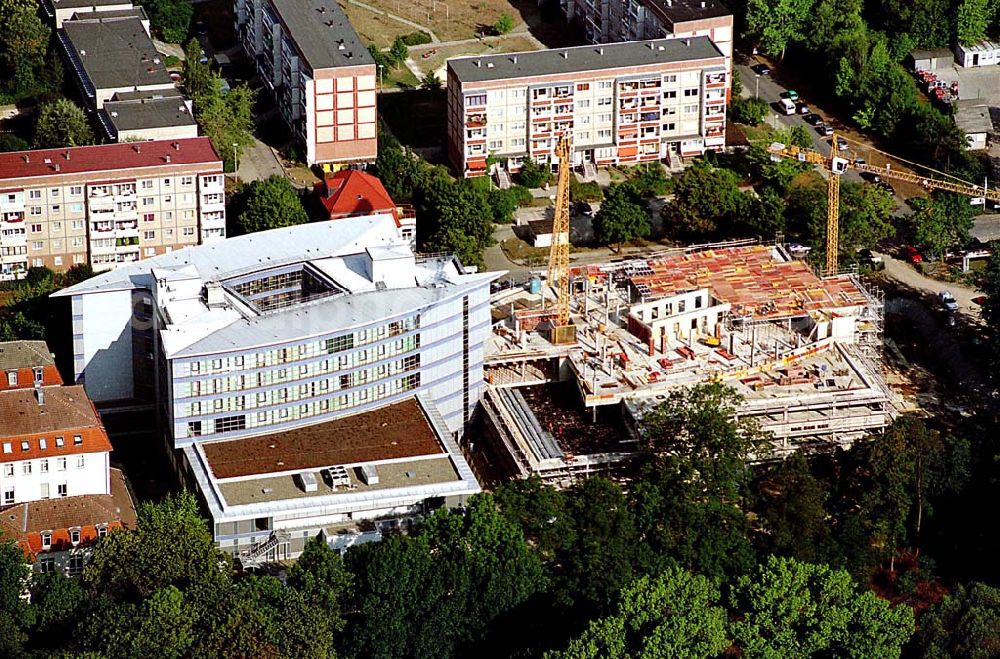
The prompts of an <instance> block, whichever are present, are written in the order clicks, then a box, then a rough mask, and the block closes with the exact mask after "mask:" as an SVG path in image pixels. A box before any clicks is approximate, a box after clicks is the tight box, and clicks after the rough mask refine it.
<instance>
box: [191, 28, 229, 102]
mask: <svg viewBox="0 0 1000 659" xmlns="http://www.w3.org/2000/svg"><path fill="white" fill-rule="evenodd" d="M200 59H201V44H199V43H198V40H197V39H191V40H190V41H188V42H187V45H186V46H185V47H184V87H185V89H187V93H188V96H190V97H191V100H193V101H194V104H195V106H196V107H197V108H199V109H200V108H202V107H205V106H208V105H211V104H212V102H213V101H215V100H218V97H219V96H221V95H222V94H221V93H220V91H219V86H218V85H217V84H216V80H215V78H214V76H213V75H212V69H211V67H210V66H209V65H208V63H207V62H206V63H204V64H203V63H202V62H201V61H200Z"/></svg>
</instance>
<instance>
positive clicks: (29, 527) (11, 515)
mask: <svg viewBox="0 0 1000 659" xmlns="http://www.w3.org/2000/svg"><path fill="white" fill-rule="evenodd" d="M110 453H111V442H110V441H109V440H108V436H107V433H106V432H105V431H104V427H103V425H102V424H101V421H100V418H99V417H98V415H97V411H96V410H95V409H94V406H93V405H92V404H91V402H90V400H89V399H88V398H87V395H86V393H85V392H84V390H83V387H82V386H70V387H63V386H41V385H39V386H35V387H34V388H26V389H9V390H6V391H0V496H2V500H0V535H6V536H11V537H13V538H14V539H15V541H17V542H18V544H20V545H21V547H22V548H23V549H24V551H25V553H27V554H28V555H29V556H31V557H33V558H34V559H35V569H36V570H37V571H40V572H52V571H55V570H59V571H61V572H63V573H64V574H67V575H70V576H75V575H78V574H79V573H80V572H81V571H82V569H83V566H84V565H85V563H86V561H87V559H88V557H89V555H90V550H91V547H92V546H93V544H94V542H96V541H97V540H98V539H99V538H101V537H103V536H105V535H107V533H108V532H109V531H110V530H112V529H114V528H119V527H121V526H122V525H123V524H125V525H131V524H134V523H135V509H134V506H133V504H132V501H131V498H130V496H129V494H128V490H127V488H126V487H125V482H124V478H123V477H122V474H121V472H120V471H118V470H117V469H111V467H110V457H109V456H110Z"/></svg>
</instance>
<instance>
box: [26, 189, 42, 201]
mask: <svg viewBox="0 0 1000 659" xmlns="http://www.w3.org/2000/svg"><path fill="white" fill-rule="evenodd" d="M41 198H42V191H41V190H28V199H41Z"/></svg>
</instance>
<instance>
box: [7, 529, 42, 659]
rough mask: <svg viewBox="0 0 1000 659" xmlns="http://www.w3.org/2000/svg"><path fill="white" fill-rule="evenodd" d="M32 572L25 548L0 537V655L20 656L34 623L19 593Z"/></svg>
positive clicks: (33, 612)
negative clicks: (25, 554)
mask: <svg viewBox="0 0 1000 659" xmlns="http://www.w3.org/2000/svg"><path fill="white" fill-rule="evenodd" d="M30 575H31V566H29V565H28V563H27V561H26V560H25V557H24V551H23V550H22V549H21V547H19V546H18V545H17V544H16V543H15V542H13V541H12V540H5V539H3V538H0V611H2V612H3V613H2V614H0V656H4V657H16V656H19V655H20V654H21V652H22V649H23V648H24V644H25V642H26V641H27V640H28V636H27V631H28V629H29V628H30V627H31V625H32V624H34V622H35V611H34V609H32V608H31V605H29V604H28V602H27V601H25V600H24V599H23V598H22V597H21V595H22V594H23V593H24V590H25V587H26V586H27V584H28V578H29V576H30Z"/></svg>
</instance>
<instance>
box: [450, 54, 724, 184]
mask: <svg viewBox="0 0 1000 659" xmlns="http://www.w3.org/2000/svg"><path fill="white" fill-rule="evenodd" d="M726 80H727V76H726V64H725V57H724V56H723V54H722V53H721V52H720V51H719V49H718V48H717V47H716V46H715V45H714V44H713V43H712V41H711V40H710V39H709V38H708V37H696V38H692V39H682V40H675V39H660V40H655V41H635V42H624V43H611V44H605V45H599V46H582V47H578V48H567V49H559V50H548V51H537V52H527V53H512V54H505V55H492V56H489V57H463V58H457V59H452V60H449V61H448V150H449V157H450V159H451V162H452V164H453V166H454V167H455V169H456V171H457V172H459V173H460V174H461V175H464V176H477V175H482V174H486V173H487V158H488V157H490V156H492V157H493V158H494V159H495V160H497V161H498V163H499V165H500V166H503V167H506V168H508V169H510V170H511V171H516V170H517V169H518V168H519V167H520V164H521V162H523V160H524V158H525V157H531V158H532V159H533V160H536V161H539V162H542V163H548V164H554V163H555V161H556V159H555V156H554V152H555V147H556V143H557V142H558V139H559V137H560V136H561V135H563V134H568V135H569V136H571V138H572V149H573V165H574V166H579V165H583V164H585V163H594V164H596V165H610V164H617V163H621V164H630V163H640V162H651V161H657V160H661V159H668V160H670V159H674V158H679V157H689V156H696V155H700V154H702V153H704V152H705V151H706V150H720V149H722V148H723V147H724V145H725V133H726V91H727V90H726Z"/></svg>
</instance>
